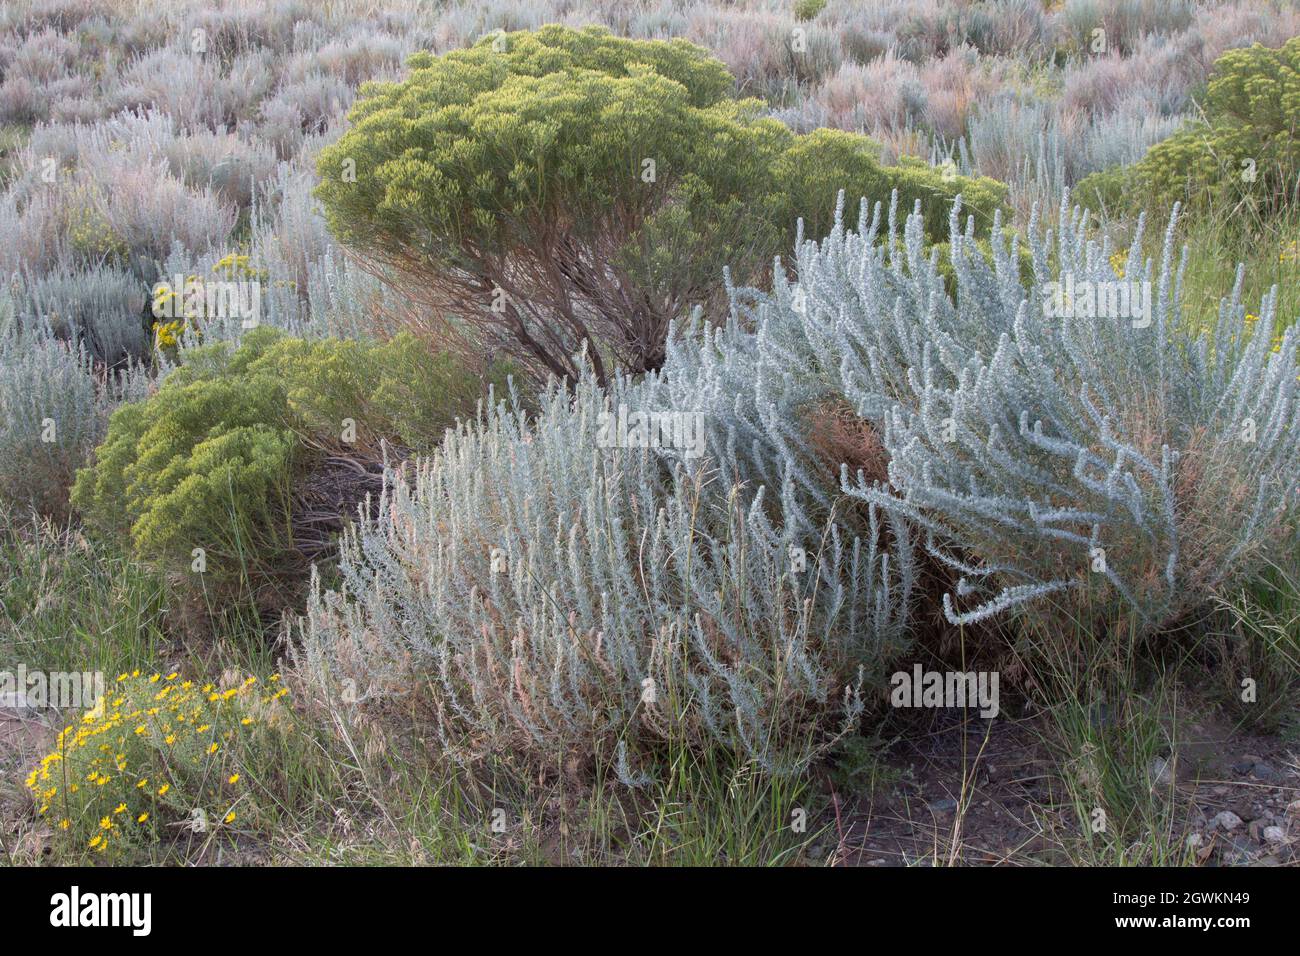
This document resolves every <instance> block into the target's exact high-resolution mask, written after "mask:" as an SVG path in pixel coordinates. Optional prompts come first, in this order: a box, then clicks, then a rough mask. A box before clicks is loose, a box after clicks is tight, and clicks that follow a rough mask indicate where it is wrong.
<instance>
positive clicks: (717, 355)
mask: <svg viewBox="0 0 1300 956" xmlns="http://www.w3.org/2000/svg"><path fill="white" fill-rule="evenodd" d="M1059 215H1060V222H1061V223H1062V225H1061V227H1060V230H1059V234H1058V235H1057V236H1056V237H1055V239H1054V240H1053V238H1052V235H1051V233H1050V232H1048V233H1046V234H1042V233H1041V231H1040V229H1039V226H1038V222H1037V211H1036V210H1035V215H1034V219H1033V221H1032V222H1031V224H1030V229H1029V249H1030V253H1031V256H1032V260H1033V272H1034V276H1033V279H1032V281H1031V282H1029V283H1027V284H1026V283H1024V282H1022V279H1021V276H1020V274H1019V250H1018V238H1016V237H1012V238H1010V239H1008V238H1007V237H1006V235H1005V234H1004V233H1003V230H1002V229H1001V228H1000V226H1001V224H1000V223H996V224H995V227H994V230H993V241H992V256H991V260H992V261H991V262H990V261H989V260H988V259H986V258H985V257H984V256H983V255H982V254H981V253H980V252H979V251H978V250H977V249H976V247H975V243H974V241H973V238H972V236H973V233H972V232H971V230H970V226H971V224H970V223H968V224H967V231H966V232H965V233H963V232H962V231H961V230H960V228H959V225H958V224H959V216H960V201H958V203H957V204H955V205H954V209H953V213H952V217H951V231H952V243H951V245H952V255H953V268H954V271H955V278H956V287H957V294H956V297H955V300H954V298H953V297H951V296H949V294H948V293H947V292H946V291H945V288H944V283H943V279H942V277H941V276H940V273H939V269H938V260H937V256H936V255H934V254H932V255H930V256H927V255H926V253H925V251H924V248H923V237H922V233H921V229H920V221H919V219H918V218H917V217H916V216H915V215H914V216H910V217H908V218H907V220H906V222H905V223H904V224H903V228H902V234H901V237H900V236H899V233H898V230H897V228H896V225H897V216H896V212H895V210H894V209H893V208H892V207H891V210H890V212H889V214H888V217H887V223H888V227H887V230H884V233H883V236H882V227H883V225H884V224H883V223H882V218H884V217H882V212H881V208H880V206H878V205H877V206H876V207H875V210H874V213H873V215H872V217H871V218H870V219H868V218H867V213H866V205H865V204H864V205H863V210H862V213H861V214H860V216H859V221H858V224H857V230H856V232H852V231H848V230H846V229H845V228H844V226H843V223H842V221H840V222H839V223H838V224H837V226H836V228H835V230H834V231H833V232H832V234H831V235H830V236H829V237H827V238H826V239H825V240H824V241H823V242H822V243H820V244H818V243H812V242H803V243H801V244H800V246H799V248H798V253H797V261H796V264H795V267H796V272H797V275H798V277H799V281H798V283H793V282H790V281H788V280H787V279H786V277H785V275H784V272H783V271H782V270H778V275H777V277H776V281H775V283H774V287H773V290H772V292H771V294H770V296H766V297H759V301H758V305H757V306H756V307H751V308H750V312H751V313H752V314H751V316H750V318H749V319H748V321H747V323H739V322H736V321H734V320H733V321H732V323H730V324H729V325H728V326H727V327H726V328H725V329H723V330H721V331H716V332H711V331H707V330H703V331H697V332H696V333H695V334H694V335H692V336H688V337H687V338H686V340H685V341H684V342H683V343H680V344H678V345H677V346H675V347H674V348H673V349H672V350H671V351H670V356H669V360H668V362H667V364H666V365H665V369H664V373H663V375H662V379H663V380H664V381H667V382H672V381H673V380H674V379H676V380H677V385H676V388H677V394H683V395H684V394H685V393H687V392H691V391H695V392H697V393H698V394H699V395H700V396H701V398H700V402H701V403H703V404H707V405H709V406H710V407H711V408H713V409H714V410H715V412H716V414H718V415H719V416H728V420H729V422H730V425H729V430H728V434H729V435H734V436H735V438H734V441H735V443H736V444H737V447H738V454H739V453H740V452H741V451H742V450H743V449H744V448H747V447H752V448H753V449H754V451H753V452H752V453H751V454H750V457H751V459H753V460H758V459H763V458H765V457H766V455H767V452H766V451H765V450H762V449H764V448H765V447H783V446H785V445H787V444H791V443H793V442H795V441H796V440H797V439H795V438H793V437H792V436H790V435H789V428H788V427H786V428H783V427H782V424H781V423H788V422H790V421H791V420H792V419H793V416H792V414H791V411H792V409H794V408H795V407H797V406H798V405H799V404H800V403H802V402H806V401H809V400H811V399H813V398H815V397H817V396H819V395H822V396H824V395H838V396H843V397H844V398H845V399H847V400H848V401H849V402H850V403H851V404H852V405H853V407H854V408H855V409H856V410H857V412H858V414H859V415H861V416H862V417H863V418H864V419H866V420H867V421H869V422H871V423H872V424H874V425H875V426H876V427H878V428H879V429H880V431H881V432H882V435H883V440H884V444H885V449H886V452H887V453H888V455H889V458H890V463H889V481H888V483H887V484H884V485H880V486H877V485H873V484H871V483H869V482H867V481H866V480H865V479H864V478H863V477H862V476H860V475H858V476H853V475H850V474H848V473H847V472H848V469H847V468H845V469H843V474H842V476H841V485H842V488H841V490H842V492H843V493H844V494H847V495H849V496H851V497H854V498H858V499H861V500H865V501H867V502H870V503H872V504H875V505H877V506H880V507H884V508H887V509H889V510H891V511H892V512H893V513H894V514H896V515H898V516H900V517H903V518H906V519H907V520H909V521H911V522H912V523H913V524H914V525H915V526H917V527H918V528H919V529H920V531H921V532H922V534H923V535H924V538H925V541H926V546H927V548H928V550H929V551H930V553H931V554H932V555H933V556H934V557H935V558H936V559H938V560H939V561H941V562H943V563H945V564H947V565H949V566H951V567H952V568H954V569H955V570H957V571H958V572H959V573H960V575H961V577H960V580H959V582H958V585H957V588H956V594H955V595H954V594H949V595H947V596H946V597H945V601H944V607H945V612H946V614H947V617H948V619H949V620H950V621H951V622H953V623H973V622H976V621H980V620H984V619H986V618H989V617H991V616H993V615H996V614H999V613H1001V612H1004V611H1007V610H1009V609H1011V608H1013V607H1021V608H1022V609H1023V608H1024V606H1025V605H1031V606H1033V605H1037V604H1038V603H1040V602H1041V599H1044V598H1047V597H1049V596H1051V595H1057V596H1058V597H1065V598H1067V599H1068V600H1071V601H1074V602H1078V603H1076V604H1075V606H1076V607H1081V606H1084V604H1086V605H1087V606H1089V607H1091V608H1092V609H1093V610H1094V611H1099V612H1100V613H1103V614H1104V615H1107V616H1114V614H1116V613H1133V614H1135V615H1136V617H1137V619H1138V620H1139V621H1140V622H1141V623H1142V624H1143V625H1144V626H1146V627H1154V626H1158V625H1159V624H1161V623H1166V622H1169V621H1170V620H1172V619H1173V618H1175V617H1177V616H1178V615H1179V614H1181V613H1183V612H1184V611H1186V610H1188V609H1189V608H1191V607H1193V606H1195V605H1196V604H1198V603H1200V602H1201V601H1203V600H1204V599H1205V598H1206V597H1207V596H1208V594H1209V593H1210V591H1211V590H1212V589H1213V588H1215V587H1216V586H1219V585H1221V584H1222V583H1224V582H1225V581H1228V580H1230V579H1232V578H1234V577H1236V576H1238V575H1239V574H1241V573H1243V572H1245V571H1247V570H1248V569H1249V568H1250V566H1251V559H1252V558H1258V557H1259V556H1260V554H1261V552H1263V551H1265V550H1266V549H1267V548H1268V547H1269V546H1270V544H1271V543H1272V542H1273V541H1274V540H1275V539H1274V534H1275V531H1276V529H1277V528H1278V526H1279V523H1280V522H1279V519H1280V517H1281V516H1282V513H1283V512H1285V511H1286V510H1288V509H1294V506H1295V504H1296V488H1295V476H1296V474H1297V473H1300V444H1298V441H1300V439H1298V436H1300V428H1297V425H1298V424H1300V418H1298V416H1300V398H1298V396H1297V388H1296V379H1297V369H1296V349H1297V345H1298V344H1300V336H1298V335H1297V333H1296V331H1295V329H1294V328H1288V329H1287V330H1286V331H1285V332H1283V333H1282V336H1281V342H1280V347H1279V348H1278V349H1277V350H1276V351H1274V350H1273V348H1272V346H1273V337H1274V333H1275V329H1276V327H1277V324H1278V323H1277V317H1276V314H1275V312H1276V310H1275V303H1276V295H1275V293H1274V294H1272V295H1270V296H1269V297H1268V298H1266V300H1265V301H1264V302H1263V304H1262V306H1261V308H1260V316H1259V319H1258V321H1257V322H1255V323H1254V325H1253V326H1252V324H1251V323H1250V322H1247V320H1246V317H1245V309H1244V307H1243V305H1242V303H1241V301H1240V287H1241V283H1240V280H1239V281H1238V283H1237V285H1236V287H1235V288H1234V289H1233V290H1232V293H1231V296H1230V297H1229V298H1228V299H1225V300H1224V301H1223V303H1222V304H1221V307H1220V310H1219V315H1218V320H1217V322H1216V323H1215V325H1214V328H1213V331H1205V332H1196V331H1191V332H1189V331H1187V330H1186V328H1185V327H1184V326H1183V320H1182V317H1181V308H1180V298H1181V292H1180V290H1181V275H1182V268H1183V264H1184V263H1185V261H1186V254H1185V252H1184V257H1183V259H1182V260H1181V262H1180V263H1179V264H1177V265H1175V263H1174V250H1173V228H1174V222H1175V219H1174V218H1171V220H1170V223H1169V228H1168V230H1167V231H1166V234H1165V242H1164V251H1163V254H1162V258H1161V261H1160V263H1159V266H1158V267H1157V266H1156V265H1155V264H1154V263H1152V262H1151V261H1147V262H1145V263H1144V262H1142V261H1139V258H1138V254H1137V253H1136V252H1130V253H1129V259H1128V261H1127V263H1126V266H1125V269H1124V275H1125V276H1127V277H1129V279H1130V280H1132V281H1137V282H1139V283H1141V282H1145V283H1150V290H1151V301H1150V314H1149V316H1147V317H1146V318H1142V317H1133V318H1090V317H1085V316H1083V315H1080V316H1078V317H1071V316H1069V315H1066V316H1060V315H1055V314H1054V313H1055V312H1056V311H1057V310H1056V309H1054V308H1049V307H1048V297H1046V296H1045V295H1044V293H1045V291H1046V288H1045V287H1046V286H1047V284H1048V283H1050V282H1060V281H1063V280H1064V279H1065V278H1066V277H1067V276H1070V277H1072V278H1073V281H1074V282H1075V283H1076V286H1077V288H1078V289H1083V288H1084V284H1085V283H1115V282H1116V281H1117V279H1118V276H1117V273H1116V271H1115V270H1114V269H1113V267H1112V266H1111V264H1110V257H1111V249H1110V247H1109V245H1108V243H1107V242H1105V241H1103V242H1097V241H1095V240H1093V239H1091V238H1090V237H1089V233H1088V230H1087V226H1086V219H1085V217H1084V214H1083V213H1081V212H1080V211H1079V210H1071V209H1070V208H1069V206H1068V195H1067V196H1066V197H1065V198H1063V200H1062V203H1061V208H1060V211H1059ZM1175 216H1176V211H1175ZM882 238H883V239H884V241H883V242H882V241H881V239H882ZM900 238H901V241H899V239H900ZM1139 245H1140V239H1139V241H1138V242H1134V244H1133V248H1134V249H1137V248H1138V247H1139ZM1098 288H1105V287H1104V286H1099V287H1098ZM745 297H750V298H752V297H753V294H752V292H737V293H736V295H735V296H733V298H735V299H744V298H745ZM1065 311H1067V312H1069V311H1079V312H1082V311H1083V309H1082V308H1080V309H1078V310H1070V309H1067V310H1065ZM745 326H747V327H745ZM747 382H748V383H752V385H751V387H749V388H748V389H746V383H747ZM661 387H662V386H661ZM729 440H732V439H729ZM777 460H781V459H780V458H778V459H777ZM794 477H796V478H797V477H798V474H797V473H796V474H795V475H794ZM803 484H804V485H805V486H806V487H809V488H810V490H811V491H814V492H815V489H811V484H812V483H811V482H804V483H803Z"/></svg>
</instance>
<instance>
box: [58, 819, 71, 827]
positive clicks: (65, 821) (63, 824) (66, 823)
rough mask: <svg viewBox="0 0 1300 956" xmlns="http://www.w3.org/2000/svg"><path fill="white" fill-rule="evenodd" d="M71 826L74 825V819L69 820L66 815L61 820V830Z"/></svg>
mask: <svg viewBox="0 0 1300 956" xmlns="http://www.w3.org/2000/svg"><path fill="white" fill-rule="evenodd" d="M70 826H72V821H71V820H69V819H68V818H67V817H64V818H63V819H62V820H60V821H59V829H60V830H66V829H67V828H68V827H70Z"/></svg>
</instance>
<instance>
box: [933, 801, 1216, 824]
mask: <svg viewBox="0 0 1300 956" xmlns="http://www.w3.org/2000/svg"><path fill="white" fill-rule="evenodd" d="M926 806H927V807H929V808H930V812H931V813H951V812H952V811H953V810H956V809H957V801H956V800H952V799H944V800H931V801H930V802H929V803H927V804H926ZM1237 822H1238V823H1240V822H1241V821H1240V820H1238V821H1237Z"/></svg>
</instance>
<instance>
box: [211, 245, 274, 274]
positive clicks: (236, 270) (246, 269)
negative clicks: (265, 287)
mask: <svg viewBox="0 0 1300 956" xmlns="http://www.w3.org/2000/svg"><path fill="white" fill-rule="evenodd" d="M212 271H213V272H218V273H220V274H221V275H222V276H223V277H224V278H226V279H228V280H236V279H265V278H266V270H265V269H258V268H256V267H255V266H254V265H253V264H252V261H251V260H250V259H249V257H248V256H246V255H242V254H240V253H235V252H231V253H227V254H226V255H224V256H222V257H221V258H220V259H218V260H217V264H216V265H215V266H213V267H212Z"/></svg>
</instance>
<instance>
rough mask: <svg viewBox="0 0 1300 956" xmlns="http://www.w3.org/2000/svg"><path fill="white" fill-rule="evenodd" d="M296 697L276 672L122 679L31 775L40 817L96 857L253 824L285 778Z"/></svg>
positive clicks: (58, 834)
mask: <svg viewBox="0 0 1300 956" xmlns="http://www.w3.org/2000/svg"><path fill="white" fill-rule="evenodd" d="M287 693H288V691H287V690H285V688H284V687H282V686H281V684H280V677H279V675H278V674H275V675H272V677H271V678H270V681H269V682H268V684H265V685H264V684H262V683H259V681H258V679H257V678H256V677H247V678H243V679H240V680H232V681H230V682H226V683H225V686H218V685H217V684H216V683H202V684H200V682H198V681H195V680H192V679H188V678H184V677H182V675H181V674H179V673H178V672H175V671H173V672H171V673H169V674H165V675H164V674H162V673H155V674H152V675H149V676H146V675H144V674H142V673H141V672H140V671H138V670H136V671H133V672H131V673H129V674H126V673H124V674H120V675H118V677H117V679H116V680H115V681H113V682H112V683H111V684H109V685H108V686H107V687H106V688H104V693H103V695H102V696H101V697H100V699H99V700H98V702H97V703H96V704H95V706H94V707H93V708H92V709H91V710H89V711H88V712H87V713H85V714H83V715H81V716H80V717H79V718H78V719H77V720H76V721H74V722H73V723H71V724H68V725H67V726H66V727H64V728H63V730H61V731H60V732H59V736H58V739H57V740H56V741H55V744H54V748H53V749H52V750H51V751H50V752H49V753H48V754H46V755H45V757H43V758H42V759H41V761H40V763H39V764H38V765H37V766H36V767H35V768H34V769H33V770H32V771H31V773H30V774H28V776H27V780H26V784H27V788H28V790H29V791H30V792H31V794H32V797H33V798H34V800H35V801H36V809H37V814H38V815H39V816H40V817H42V818H44V819H45V820H47V821H48V822H49V825H50V826H51V827H52V828H53V830H54V832H55V834H56V839H59V840H65V839H66V840H68V841H69V843H70V844H71V847H70V848H71V849H72V850H74V851H80V852H83V853H96V854H101V853H102V854H110V855H114V854H119V853H121V852H122V851H123V850H125V849H126V848H128V847H131V846H136V847H139V846H141V845H142V844H150V843H157V842H160V841H161V840H163V839H165V838H170V837H171V836H172V835H174V834H176V833H177V832H179V829H178V828H179V827H181V826H184V828H185V829H186V830H189V831H190V832H192V833H194V834H196V835H198V838H199V839H209V838H210V836H211V834H212V833H215V832H219V831H223V830H234V829H243V828H244V827H245V826H246V825H247V824H248V823H250V822H255V821H256V819H257V817H258V815H259V810H260V809H261V807H260V806H259V805H260V804H261V803H262V801H263V799H264V794H265V792H266V791H265V788H266V786H267V784H268V783H269V782H270V779H269V778H270V777H271V776H272V775H273V774H274V773H275V761H274V759H273V754H274V752H275V747H276V741H277V739H278V738H280V737H282V736H283V734H284V733H285V732H286V729H287V728H286V712H287V708H286V706H285V704H284V703H282V702H281V699H282V698H283V697H284V696H285V695H286V694H287Z"/></svg>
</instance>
